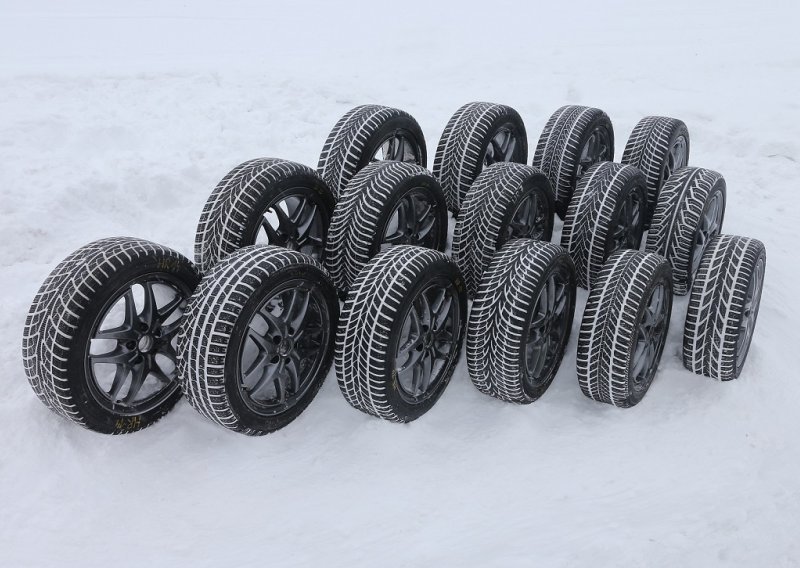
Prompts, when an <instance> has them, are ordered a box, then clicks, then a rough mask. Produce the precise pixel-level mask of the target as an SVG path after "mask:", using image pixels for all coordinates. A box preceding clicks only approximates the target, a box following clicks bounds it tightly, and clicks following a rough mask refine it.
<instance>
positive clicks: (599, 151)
mask: <svg viewBox="0 0 800 568" xmlns="http://www.w3.org/2000/svg"><path fill="white" fill-rule="evenodd" d="M609 160H611V135H610V134H609V132H608V130H607V129H606V128H605V127H603V126H597V127H595V129H594V130H592V133H591V134H590V135H589V138H588V139H587V140H586V142H585V143H584V144H583V147H582V148H581V153H580V158H579V159H578V171H577V176H576V181H577V179H579V178H580V177H581V176H582V175H583V174H584V173H586V170H588V169H589V168H590V167H592V166H593V165H594V164H596V163H598V162H607V161H609Z"/></svg>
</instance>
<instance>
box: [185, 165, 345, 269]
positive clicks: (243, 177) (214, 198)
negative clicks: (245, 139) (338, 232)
mask: <svg viewBox="0 0 800 568" xmlns="http://www.w3.org/2000/svg"><path fill="white" fill-rule="evenodd" d="M333 205H334V200H333V195H332V194H331V192H330V190H329V189H328V186H327V185H326V184H325V182H323V181H322V179H321V178H320V177H319V176H318V175H317V174H316V172H314V170H312V169H311V168H309V167H308V166H304V165H302V164H297V163H295V162H290V161H288V160H281V159H276V158H258V159H255V160H250V161H247V162H244V163H243V164H239V165H238V166H236V167H235V168H234V169H233V170H231V171H230V172H229V173H228V174H227V175H226V176H225V177H224V178H222V181H220V182H219V184H217V187H216V188H215V189H214V191H213V192H212V193H211V196H210V197H209V198H208V201H207V202H206V205H205V207H204V208H203V212H202V214H201V215H200V222H199V224H198V225H197V235H196V237H195V244H194V258H195V262H197V264H198V266H199V267H200V270H202V271H203V272H207V271H209V270H211V268H212V267H213V266H214V265H215V264H216V263H217V262H219V261H220V260H222V259H223V258H224V257H226V256H227V255H229V254H231V253H232V252H234V251H236V250H238V249H240V248H242V247H244V246H248V245H252V244H256V243H258V244H272V245H277V246H282V247H286V248H288V249H291V250H299V251H300V252H304V253H306V254H309V255H311V256H313V257H314V258H317V259H321V258H322V254H323V252H324V250H325V235H326V234H327V230H328V224H329V223H330V219H331V215H332V214H333Z"/></svg>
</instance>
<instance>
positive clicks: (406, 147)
mask: <svg viewBox="0 0 800 568" xmlns="http://www.w3.org/2000/svg"><path fill="white" fill-rule="evenodd" d="M383 160H392V161H395V162H408V163H411V164H418V163H419V150H418V149H417V145H416V144H415V143H414V141H413V140H412V139H411V138H410V137H409V136H408V135H406V134H404V133H402V132H395V133H394V134H391V135H389V136H388V137H386V138H385V139H384V140H383V141H382V142H381V143H380V144H379V145H378V149H377V150H376V151H375V153H374V154H373V155H372V159H371V160H370V161H371V162H380V161H383Z"/></svg>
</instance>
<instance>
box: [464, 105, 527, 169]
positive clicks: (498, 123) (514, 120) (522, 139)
mask: <svg viewBox="0 0 800 568" xmlns="http://www.w3.org/2000/svg"><path fill="white" fill-rule="evenodd" d="M501 128H508V129H509V130H511V132H512V133H513V134H514V137H515V138H516V140H517V145H516V147H515V148H514V156H513V157H512V158H511V160H510V161H511V162H513V163H518V164H524V163H526V162H527V161H528V134H527V132H526V131H525V124H524V123H523V122H522V117H520V115H519V113H518V112H517V111H515V110H513V109H510V108H506V109H504V112H503V114H501V115H499V116H497V117H496V118H495V119H494V120H493V121H492V122H491V125H490V126H489V128H488V129H487V131H486V136H484V139H483V140H482V141H481V145H480V152H478V161H477V163H476V164H475V166H474V168H473V171H472V172H470V177H471V178H472V181H475V178H476V177H478V176H479V175H480V174H481V172H482V171H483V169H484V168H483V157H484V155H485V154H486V149H487V148H488V147H489V144H490V143H491V142H492V139H493V138H494V137H495V136H496V135H497V132H498V131H499V130H500V129H501ZM495 163H498V162H495Z"/></svg>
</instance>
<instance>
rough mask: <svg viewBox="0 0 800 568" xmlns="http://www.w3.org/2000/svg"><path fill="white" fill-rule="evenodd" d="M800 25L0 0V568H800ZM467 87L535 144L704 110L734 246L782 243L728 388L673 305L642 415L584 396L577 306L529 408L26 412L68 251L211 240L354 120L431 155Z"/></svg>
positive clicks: (468, 403) (609, 14)
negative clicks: (41, 331) (219, 208)
mask: <svg viewBox="0 0 800 568" xmlns="http://www.w3.org/2000/svg"><path fill="white" fill-rule="evenodd" d="M798 17H800V5H798V4H797V3H796V2H793V1H791V0H786V1H779V0H774V1H772V0H766V1H764V2H760V3H758V4H757V5H753V4H751V3H745V2H734V1H722V0H716V1H708V2H702V3H701V2H695V1H692V0H673V1H672V2H668V3H667V2H662V3H654V2H637V3H628V2H624V1H622V0H608V1H606V2H594V1H589V0H573V1H571V2H547V3H534V2H530V3H524V2H518V3H512V2H507V1H495V2H491V3H487V2H481V3H478V2H473V1H464V2H455V1H450V2H422V1H419V0H413V1H406V2H404V3H402V5H401V6H398V5H395V4H392V5H386V6H383V5H376V4H374V3H370V4H368V3H365V2H364V3H362V2H356V1H353V0H346V1H343V2H323V1H312V0H303V1H300V2H281V3H277V2H274V3H273V2H264V1H257V0H252V1H249V2H247V1H236V2H212V1H211V0H202V1H198V2H194V3H186V2H179V1H177V0H167V1H155V0H150V1H139V2H127V3H110V2H103V1H100V0H95V1H91V0H74V1H72V2H69V3H67V2H55V1H49V2H48V1H43V0H38V1H22V0H4V1H3V2H2V4H0V163H2V167H0V203H2V206H0V207H1V208H0V291H2V294H0V375H1V376H2V377H3V383H2V384H3V392H4V396H3V397H2V398H0V447H1V448H2V452H0V503H2V510H3V512H2V515H0V565H3V566H51V565H55V564H56V563H57V564H58V565H61V566H72V565H85V566H98V565H108V564H112V563H113V564H114V565H118V566H132V565H154V566H176V565H191V566H206V565H240V566H249V565H266V564H270V565H276V566H323V565H376V564H381V565H385V566H409V565H410V566H415V565H422V564H423V563H425V564H431V565H434V566H436V565H444V566H457V565H458V566H487V565H494V566H530V565H543V566H611V565H621V566H631V565H637V566H664V567H667V566H669V567H672V566H675V565H681V566H702V567H709V566H718V565H734V566H770V567H779V566H796V565H798V563H800V541H798V538H797V535H798V534H800V442H798V436H797V432H798V430H800V413H798V412H797V401H798V398H799V397H800V381H798V365H797V357H796V351H795V350H796V348H797V343H798V332H797V331H796V329H797V328H796V324H795V322H796V321H797V319H798V317H800V305H798V300H797V298H798V297H800V295H798V292H800V290H798V285H797V279H798V276H800V271H799V270H798V268H797V254H796V240H797V237H798V229H797V227H798V223H799V222H800V207H798V197H797V189H796V185H797V179H798V177H800V165H799V162H800V147H799V146H798V142H797V127H798V125H800V104H798V102H797V89H798V87H800V75H799V74H798V71H799V70H800V43H798V41H797V37H796V30H795V29H794V28H795V24H796V22H797V19H798ZM470 100H489V101H495V102H501V103H505V104H509V105H511V106H513V107H515V108H516V109H517V110H518V111H519V112H520V113H521V115H522V117H523V119H524V120H525V123H526V126H527V128H528V134H529V141H530V144H531V145H533V144H535V141H536V139H537V137H538V134H539V132H540V131H541V129H542V127H543V125H544V123H545V121H546V119H547V117H548V116H549V115H550V113H551V112H552V111H553V110H554V109H555V108H557V107H558V106H560V105H562V104H566V103H579V104H590V105H593V106H598V107H600V108H602V109H604V110H606V111H607V112H608V113H609V115H610V116H611V119H612V121H613V123H614V127H615V131H616V135H617V144H616V148H617V153H616V156H617V158H619V157H620V156H621V154H622V148H623V147H624V143H625V140H626V139H627V136H628V134H629V133H630V131H631V130H632V128H633V126H634V124H635V123H636V121H637V120H638V119H639V118H641V117H642V116H644V115H645V114H665V115H669V116H676V117H679V118H681V119H683V120H684V121H685V122H686V123H687V124H688V126H689V130H690V133H691V136H692V149H691V163H692V164H693V165H700V166H705V167H709V168H712V169H715V170H718V171H720V172H722V173H723V174H724V176H725V178H726V180H727V183H728V198H729V202H728V210H727V214H726V218H725V225H724V230H725V231H726V232H728V233H733V234H740V235H747V236H752V237H757V238H759V239H761V240H763V241H764V242H765V243H766V245H767V250H768V262H767V280H766V283H765V287H764V293H763V302H762V306H761V312H760V318H759V323H758V327H757V329H756V334H755V338H754V341H753V346H752V349H751V352H750V357H749V361H748V363H747V366H746V367H745V370H744V372H743V374H742V376H741V378H740V379H739V380H738V381H734V382H730V383H717V382H714V381H712V380H710V379H706V378H703V377H699V376H696V375H693V374H692V373H690V372H689V371H686V370H684V369H683V367H682V365H681V362H680V358H679V353H680V341H681V331H682V324H683V318H684V315H685V312H686V300H685V298H680V299H677V301H676V302H675V307H674V311H673V322H672V325H671V329H670V337H669V343H668V345H667V347H666V350H665V355H664V358H663V360H662V364H661V367H660V371H659V373H658V375H657V377H656V380H655V382H654V384H653V386H652V388H651V390H650V392H649V394H648V395H647V396H646V397H645V399H644V401H643V402H642V403H641V404H639V405H638V406H637V407H635V408H633V409H629V410H620V409H616V408H612V407H609V406H606V405H602V404H598V403H594V402H592V401H590V400H588V399H586V398H585V397H584V396H583V395H582V394H581V392H580V390H579V388H578V385H577V379H576V377H575V341H576V333H577V326H578V325H579V319H576V322H575V326H574V328H573V335H572V339H571V341H570V345H569V347H568V350H567V356H566V358H565V360H564V362H563V364H562V367H561V369H560V371H559V374H558V376H557V378H556V380H555V382H554V384H553V386H552V387H551V388H550V390H549V391H548V392H547V393H546V394H545V396H544V397H543V398H542V399H541V400H539V401H538V402H537V403H535V404H533V405H531V406H525V407H520V406H514V405H509V404H504V403H502V402H500V401H497V400H494V399H491V398H489V397H486V396H484V395H481V394H480V393H478V391H477V390H476V389H475V388H474V387H473V386H472V384H471V383H470V381H469V378H468V376H467V374H466V365H465V363H464V361H462V363H461V365H460V366H459V369H458V370H457V373H456V375H455V377H454V379H453V381H452V383H451V385H450V386H449V388H448V390H447V391H446V392H445V394H444V396H443V397H442V399H441V400H440V402H439V403H438V404H437V405H436V406H435V407H434V409H433V410H432V411H431V412H429V413H428V414H427V415H425V416H424V417H423V418H421V419H420V420H418V421H417V422H415V423H412V424H409V425H397V424H390V423H385V422H382V421H380V420H377V419H374V418H370V417H368V416H366V415H363V414H361V413H359V412H357V411H355V410H353V409H352V408H350V407H349V406H348V405H347V403H346V402H345V401H344V399H343V397H342V396H341V395H340V393H339V391H338V388H337V385H336V381H335V377H333V376H332V375H331V376H329V377H328V380H327V382H326V384H325V385H324V387H323V389H322V391H321V392H320V394H319V396H318V397H317V399H316V400H315V401H314V402H313V403H312V405H311V406H310V407H309V409H308V410H307V411H306V412H305V413H304V414H303V415H302V416H301V417H300V418H299V419H298V420H297V421H296V422H295V423H293V424H292V425H290V426H289V427H288V428H286V429H284V430H282V431H280V432H278V433H275V434H273V435H270V436H267V437H264V438H256V439H251V438H247V437H244V436H241V435H237V434H234V433H231V432H228V431H226V430H224V429H222V428H220V427H219V426H216V425H215V424H212V423H211V422H209V421H207V420H204V419H203V418H202V417H201V416H200V415H199V414H197V413H196V412H195V411H194V410H192V409H191V408H190V407H189V406H188V405H187V404H185V403H181V404H179V406H178V407H177V408H176V409H175V410H174V411H173V412H172V413H171V414H170V415H168V416H167V417H166V418H164V419H163V420H162V421H161V422H160V423H158V424H157V425H155V426H154V427H152V428H149V429H147V430H145V431H142V432H140V433H137V434H134V435H129V436H123V437H108V436H102V435H98V434H94V433H92V432H89V431H86V430H83V429H81V428H79V427H77V426H75V425H73V424H71V423H69V422H67V421H65V420H63V419H60V418H59V417H57V416H56V415H54V414H53V413H51V412H49V411H48V410H47V409H46V408H45V407H44V406H43V405H42V404H41V403H40V402H39V401H38V400H37V399H36V398H35V396H34V395H33V392H32V391H31V390H30V388H29V386H28V384H27V381H26V380H25V375H24V372H23V369H22V362H21V355H20V344H21V334H22V326H23V323H24V319H25V314H26V312H27V308H28V306H29V303H30V301H31V299H32V298H33V295H34V293H35V292H36V290H37V288H38V286H39V284H40V283H41V281H42V280H43V279H44V278H45V276H46V275H47V273H48V272H49V271H50V270H51V269H52V268H53V267H54V266H55V264H56V263H57V262H58V261H59V260H60V259H61V258H63V257H64V256H65V255H66V254H67V253H69V252H70V251H71V250H73V249H74V248H76V247H78V246H80V245H82V244H84V243H86V242H88V241H90V240H92V239H95V238H99V237H103V236H109V235H119V234H128V235H136V236H141V237H146V238H149V239H153V240H156V241H158V242H162V243H164V244H167V245H170V246H172V247H174V248H176V249H178V250H180V251H182V252H184V253H185V254H190V253H191V250H192V249H191V247H192V243H193V238H194V230H195V226H196V222H197V219H198V217H199V214H200V210H201V208H202V206H203V203H204V202H205V200H206V198H207V196H208V194H209V193H210V191H211V189H212V188H213V186H214V184H215V183H216V182H217V181H218V180H219V179H220V178H221V177H222V176H223V175H224V174H225V172H226V171H227V170H228V169H230V168H231V167H233V166H234V165H236V164H237V163H239V162H241V161H244V160H246V159H249V158H253V157H257V156H277V157H284V158H289V159H293V160H296V161H299V162H303V163H306V164H309V165H312V166H315V165H316V161H317V157H318V153H319V151H320V149H321V147H322V143H323V141H324V140H325V137H326V135H327V133H328V131H329V129H330V128H331V126H332V125H333V123H334V122H335V121H336V119H338V117H339V116H340V115H341V114H343V113H344V112H345V111H346V110H347V109H349V108H350V107H351V106H354V105H356V104H361V103H369V102H376V103H382V104H389V105H393V106H397V107H399V108H403V109H405V110H408V111H409V112H411V113H412V114H413V115H414V116H415V117H416V118H417V120H418V121H419V122H420V124H421V125H422V128H423V131H424V132H425V134H426V137H427V141H428V149H429V155H430V160H429V164H428V165H429V166H431V165H432V155H433V151H434V149H435V146H436V142H437V141H438V138H439V135H440V134H441V131H442V129H443V128H444V125H445V123H446V121H447V119H448V118H449V116H450V115H451V113H452V112H453V111H454V110H455V109H456V108H457V107H458V106H460V105H461V104H462V103H464V102H467V101H470ZM585 298H586V294H585V292H581V293H579V304H578V309H577V311H576V314H577V315H578V317H579V316H580V314H581V313H582V308H583V303H584V301H585Z"/></svg>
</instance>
